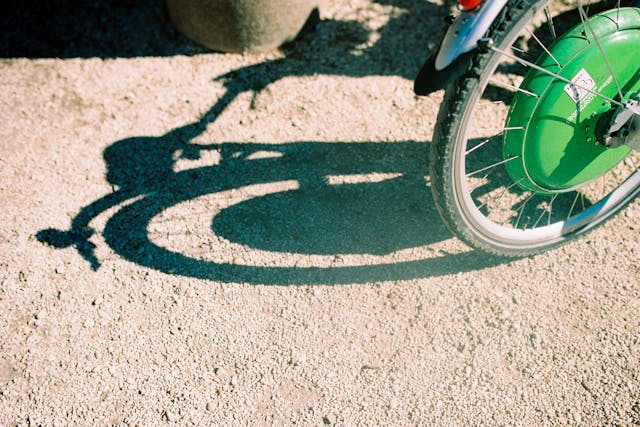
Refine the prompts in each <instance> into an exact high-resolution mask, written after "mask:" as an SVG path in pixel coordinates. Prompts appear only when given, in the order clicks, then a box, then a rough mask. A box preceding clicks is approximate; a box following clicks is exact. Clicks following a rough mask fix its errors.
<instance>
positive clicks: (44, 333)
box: [0, 0, 640, 426]
mask: <svg viewBox="0 0 640 427" xmlns="http://www.w3.org/2000/svg"><path fill="white" fill-rule="evenodd" d="M32 3H33V2H32ZM34 4H35V3H34ZM52 5H53V6H52ZM61 5H62V6H65V7H66V9H65V7H62V6H61ZM31 6H33V5H31ZM31 6H29V4H27V5H26V6H24V7H20V6H14V7H12V8H10V10H9V11H8V12H7V13H6V14H5V16H4V18H2V20H1V26H0V28H2V33H3V39H2V41H1V42H2V45H0V46H1V49H0V51H2V52H4V53H3V57H4V59H0V76H2V79H0V86H1V87H0V93H1V94H2V95H1V96H0V112H1V115H2V122H1V123H0V141H1V144H2V145H1V147H2V151H1V152H0V171H1V173H0V224H1V226H0V313H2V314H1V315H0V336H1V337H2V339H0V419H1V420H2V423H3V424H5V423H6V424H7V425H15V424H17V425H39V424H41V425H47V426H48V425H111V424H115V425H130V424H134V425H136V424H137V425H157V424H176V425H186V424H197V425H201V424H212V425H248V424H250V425H290V424H302V425H320V426H321V425H329V424H330V425H334V424H336V425H391V424H393V425H434V424H437V425H545V424H554V425H558V424H560V425H603V424H611V425H628V424H633V423H636V424H637V423H640V400H639V399H640V382H639V378H638V375H639V367H640V360H639V357H640V356H639V355H640V343H639V342H638V338H639V330H640V319H639V318H638V315H637V312H638V308H640V269H639V267H638V263H637V260H638V254H639V253H640V244H639V243H638V241H637V239H636V236H637V233H638V231H637V229H638V218H639V217H640V203H638V202H637V201H636V202H634V203H633V204H631V205H630V206H629V207H628V208H627V209H626V211H625V212H624V213H622V214H621V215H618V216H617V217H616V218H615V219H613V220H612V221H610V222H609V223H607V224H606V225H605V226H604V227H602V228H600V229H598V230H597V231H595V232H594V233H592V234H590V235H589V236H588V237H587V238H585V239H582V240H580V241H578V242H575V243H573V244H570V245H568V246H565V247H562V248H560V249H557V250H555V251H552V252H548V253H546V254H543V255H540V256H537V257H533V258H527V259H521V260H516V261H511V262H505V261H501V260H497V259H493V258H490V257H487V256H486V255H483V254H481V253H478V252H474V251H470V250H469V248H467V247H466V246H464V245H463V244H462V243H461V242H459V241H458V240H457V239H455V238H453V237H452V236H451V235H450V234H449V233H448V232H447V231H446V230H445V229H444V226H443V225H442V222H441V221H440V219H439V217H438V215H437V213H436V211H435V207H434V205H433V201H432V199H431V195H430V191H429V188H428V185H427V183H428V175H429V171H428V170H427V162H428V144H429V141H430V140H431V136H432V130H433V125H434V121H435V117H436V113H437V109H438V106H439V103H440V100H441V97H442V94H441V93H436V94H434V95H433V96H430V97H426V98H420V99H418V98H415V97H414V96H413V94H412V92H411V80H412V78H413V76H414V74H415V73H416V72H417V70H418V68H419V66H420V64H421V61H422V60H423V59H424V58H425V56H426V54H427V52H428V51H429V50H430V49H431V48H433V46H434V45H435V43H436V42H437V39H438V36H439V34H440V33H441V31H442V23H441V22H442V17H443V16H445V15H446V14H447V13H448V9H446V8H445V7H444V6H442V4H439V3H429V2H413V1H408V0H407V1H404V0H394V1H382V0H379V1H371V2H370V1H365V0H350V1H343V2H337V1H334V2H330V3H329V6H328V9H327V10H326V11H325V13H324V20H323V21H322V22H321V23H320V25H319V27H318V28H317V31H316V32H315V34H313V36H308V37H306V38H304V39H302V40H301V41H299V42H298V43H297V44H295V45H294V46H290V47H287V48H285V49H284V51H283V52H270V53H267V54H259V55H225V54H217V53H211V52H206V51H204V50H203V49H200V48H199V47H197V46H195V45H193V44H191V43H189V42H188V41H187V40H185V39H183V38H182V37H180V36H179V35H177V34H176V33H175V32H174V31H173V30H172V29H171V26H170V25H169V23H168V22H167V21H166V19H165V18H164V15H163V11H162V7H161V3H159V2H157V1H151V0H148V1H141V2H136V4H135V5H134V4H130V3H129V2H127V1H117V2H100V3H97V2H96V3H92V2H88V3H87V5H84V6H78V5H76V4H73V2H60V1H58V2H53V3H51V4H50V5H49V6H43V5H40V8H39V9H38V8H37V7H35V6H33V7H35V9H33V8H32V9H29V8H30V7H31ZM42 8H44V9H42ZM38 11H39V13H40V14H39V15H38ZM3 13H4V12H3ZM16 22H18V24H15V23H16ZM12 23H13V24H12ZM14 24H15V25H14ZM43 242H45V243H47V244H45V243H43Z"/></svg>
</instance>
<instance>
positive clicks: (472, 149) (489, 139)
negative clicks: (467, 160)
mask: <svg viewBox="0 0 640 427" xmlns="http://www.w3.org/2000/svg"><path fill="white" fill-rule="evenodd" d="M489 141H491V138H487V139H485V140H484V141H482V142H481V143H480V144H478V145H476V146H475V147H473V148H470V149H468V150H467V151H466V152H465V153H464V155H465V156H466V155H467V154H469V153H473V152H474V151H476V150H477V149H478V148H480V147H483V146H485V145H487V143H488V142H489Z"/></svg>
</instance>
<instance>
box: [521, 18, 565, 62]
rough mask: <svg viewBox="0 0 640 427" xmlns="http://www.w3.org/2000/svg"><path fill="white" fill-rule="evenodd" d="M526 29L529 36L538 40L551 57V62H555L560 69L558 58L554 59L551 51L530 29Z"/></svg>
mask: <svg viewBox="0 0 640 427" xmlns="http://www.w3.org/2000/svg"><path fill="white" fill-rule="evenodd" d="M527 31H528V32H529V34H530V35H531V37H533V39H534V40H535V41H536V42H538V44H539V45H540V47H541V48H542V49H543V50H544V51H545V52H547V55H549V56H550V57H551V59H553V62H555V63H556V65H557V66H558V68H560V69H562V65H560V63H559V62H558V60H557V59H556V57H555V56H553V54H552V53H551V52H549V49H547V47H546V46H545V45H544V43H542V41H541V40H540V39H539V38H538V37H536V35H535V34H534V33H533V31H531V29H530V28H527Z"/></svg>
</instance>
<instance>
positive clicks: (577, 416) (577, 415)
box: [573, 412, 582, 424]
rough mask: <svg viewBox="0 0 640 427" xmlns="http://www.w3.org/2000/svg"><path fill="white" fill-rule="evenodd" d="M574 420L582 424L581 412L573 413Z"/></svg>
mask: <svg viewBox="0 0 640 427" xmlns="http://www.w3.org/2000/svg"><path fill="white" fill-rule="evenodd" d="M573 421H575V422H576V424H580V423H581V422H582V416H581V415H580V414H579V413H577V412H574V413H573Z"/></svg>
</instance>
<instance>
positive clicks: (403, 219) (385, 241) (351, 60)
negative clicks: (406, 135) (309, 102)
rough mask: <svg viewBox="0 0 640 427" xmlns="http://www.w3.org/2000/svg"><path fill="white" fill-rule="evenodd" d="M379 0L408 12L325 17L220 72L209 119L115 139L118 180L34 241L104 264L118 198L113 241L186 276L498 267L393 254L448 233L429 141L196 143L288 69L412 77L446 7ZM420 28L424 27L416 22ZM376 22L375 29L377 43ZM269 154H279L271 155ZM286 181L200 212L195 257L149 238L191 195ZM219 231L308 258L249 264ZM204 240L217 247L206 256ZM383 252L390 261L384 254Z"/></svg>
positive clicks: (247, 246)
mask: <svg viewBox="0 0 640 427" xmlns="http://www.w3.org/2000/svg"><path fill="white" fill-rule="evenodd" d="M377 3H379V4H385V5H393V6H396V7H399V8H402V9H404V10H405V11H406V13H400V14H397V15H394V16H392V17H391V18H390V19H389V20H388V22H387V23H386V24H385V25H383V26H382V27H381V28H379V29H378V30H376V31H374V30H372V29H371V28H366V27H365V26H363V25H362V24H361V23H359V22H356V21H337V20H324V21H321V22H320V24H319V25H318V28H317V29H316V33H315V34H314V35H313V37H304V36H303V37H302V38H301V39H300V40H298V41H297V42H296V43H295V44H294V45H292V46H289V47H286V48H285V49H288V50H289V52H288V53H287V56H286V57H284V58H281V59H277V60H271V61H266V62H263V63H260V64H257V65H253V66H248V67H244V68H240V69H238V70H235V71H233V72H231V73H228V74H225V75H223V76H220V77H218V78H217V79H216V80H218V81H220V82H222V83H223V84H224V86H225V88H226V91H225V93H224V94H223V96H222V97H220V99H219V100H218V101H217V102H216V103H215V104H214V105H213V106H212V107H211V108H210V110H209V111H207V112H206V113H205V114H203V115H202V117H201V118H200V120H198V121H196V122H193V123H190V124H187V125H185V126H182V127H179V128H176V129H174V130H172V131H170V132H168V133H166V134H165V135H162V136H159V137H151V136H139V137H132V138H126V139H123V140H120V141H116V142H114V143H113V144H111V145H110V146H109V147H107V148H106V149H105V151H104V153H103V158H104V161H105V164H106V166H107V173H106V180H107V181H108V182H109V183H110V184H112V185H113V186H114V187H115V188H117V189H116V190H114V191H113V192H112V193H109V194H107V195H105V196H104V197H102V198H100V199H98V200H96V201H94V202H92V203H90V204H89V205H87V206H85V207H83V208H82V209H80V211H79V212H78V214H77V215H76V216H75V217H74V218H73V219H72V223H71V226H70V228H69V230H55V229H45V230H41V231H39V232H38V233H37V234H36V237H37V239H38V240H39V241H41V242H43V243H47V244H49V245H51V246H53V247H57V248H69V247H74V248H75V249H76V250H77V251H78V253H79V254H80V255H81V256H82V257H83V258H84V259H86V260H87V261H88V262H89V263H90V265H91V267H92V268H93V269H94V270H97V269H99V268H100V265H101V262H100V260H99V259H98V258H97V256H96V254H95V245H94V243H92V242H91V237H92V235H93V234H94V233H95V232H94V230H93V229H92V228H91V222H92V221H93V220H94V219H95V218H96V217H98V216H99V215H102V214H103V213H105V212H106V211H107V210H109V209H112V208H114V207H118V208H119V210H118V211H117V212H116V213H115V214H113V215H112V216H111V217H110V218H109V219H108V220H107V223H106V226H105V228H104V230H103V231H102V236H103V237H104V240H105V242H106V243H107V244H108V245H109V246H110V247H111V248H112V249H113V250H114V252H115V253H116V254H118V255H119V256H121V257H123V258H125V259H127V260H129V261H131V262H134V263H136V264H139V265H142V266H146V267H149V268H153V269H156V270H158V271H163V272H166V273H170V274H180V275H183V276H188V277H197V278H203V279H211V280H217V281H223V282H247V283H253V284H272V285H292V284H342V283H365V282H370V281H380V280H402V279H412V278H418V277H425V276H439V275H446V274H451V273H456V272H463V271H471V270H477V269H482V268H487V267H490V266H494V265H497V264H499V263H500V262H501V261H500V260H498V259H494V258H491V257H487V256H486V255H484V254H477V253H475V252H467V253H462V254H455V255H453V254H441V253H432V254H431V255H433V256H432V257H428V258H424V259H415V257H414V258H413V259H410V257H409V258H406V257H405V260H404V261H398V262H394V261H393V257H392V255H393V254H394V253H397V252H399V251H400V252H402V251H405V252H406V251H409V252H410V251H411V250H413V249H418V248H423V249H424V248H425V247H428V246H429V245H432V244H434V243H438V242H441V241H443V240H445V239H448V238H450V237H451V236H450V235H449V233H448V232H447V231H445V229H444V225H443V224H442V223H441V222H440V220H439V218H438V215H437V212H436V210H435V207H434V205H433V202H432V200H431V195H430V191H429V188H428V187H427V185H426V181H425V177H426V175H428V171H427V164H428V159H427V149H428V144H427V143H424V142H416V141H398V142H393V143H388V142H367V143H362V142H357V143H356V142H348V141H345V142H332V143H328V142H321V141H301V142H291V143H281V144H261V143H255V144H251V143H246V142H225V143H220V144H194V143H193V142H192V141H193V140H194V139H195V138H196V137H198V136H199V135H201V134H202V133H203V132H204V131H205V129H206V128H207V126H209V125H211V124H212V123H214V122H215V121H216V119H217V117H219V116H220V114H221V113H222V112H223V111H224V110H225V109H226V108H227V107H228V106H229V105H230V104H231V103H232V102H234V101H235V100H236V99H237V97H238V95H239V94H241V93H243V92H247V91H251V92H253V93H254V94H257V93H259V92H260V91H261V90H263V89H264V88H265V87H267V86H268V85H270V84H271V83H274V82H276V81H278V80H279V79H282V78H284V77H288V76H305V75H312V74H331V75H344V76H355V77H360V76H370V75H383V76H384V75H389V76H392V75H393V76H402V77H405V78H407V79H408V80H411V79H412V78H413V76H414V74H415V73H416V72H417V70H418V69H419V67H420V65H421V62H422V60H423V59H424V57H426V55H427V54H428V52H426V50H428V49H425V52H417V53H416V52H415V51H412V50H411V49H410V46H428V44H429V42H428V38H429V37H430V36H432V35H433V33H434V32H437V33H438V34H439V33H440V31H441V28H442V25H433V24H434V19H436V20H437V19H439V18H440V16H442V15H444V14H445V13H446V10H445V9H444V8H442V7H440V6H435V5H431V4H429V3H426V2H425V3H420V4H419V5H416V4H415V3H414V2H411V1H408V0H393V1H379V2H377ZM425 22H426V23H429V24H431V25H430V26H429V25H427V26H426V28H427V30H423V29H422V28H425V25H424V24H425ZM412 26H415V27H417V28H421V30H420V31H410V32H407V31H406V29H407V28H410V27H412ZM374 33H376V34H377V35H378V38H377V39H376V40H374V41H373V42H372V41H371V39H370V36H371V35H372V34H374ZM407 90H410V85H409V84H408V85H407ZM261 153H262V154H261ZM264 153H270V154H269V155H268V156H266V157H265V156H264V155H263V154H264ZM207 154H208V155H211V154H213V157H214V158H217V160H216V161H215V162H213V163H212V164H210V165H206V166H198V167H194V168H187V169H185V170H181V169H179V168H177V165H178V163H180V162H181V163H183V164H184V163H185V162H186V163H188V162H189V161H192V160H196V159H198V158H200V157H202V156H203V155H205V157H208V156H207ZM372 174H377V175H380V174H383V176H382V178H380V176H377V178H376V179H377V180H376V179H374V180H373V181H358V182H356V183H335V182H332V181H331V177H335V176H343V177H344V176H351V177H362V176H364V175H368V176H370V175H372ZM283 182H293V183H295V188H287V189H284V190H280V191H276V192H274V193H269V194H262V195H258V196H253V197H249V198H246V199H243V200H242V201H241V202H238V203H235V204H231V205H228V206H224V207H223V209H221V210H219V209H218V210H214V209H212V210H211V211H210V212H209V213H208V214H207V213H206V212H205V213H203V216H204V217H205V218H210V219H211V222H210V224H209V227H208V229H207V230H205V231H204V232H203V233H202V234H203V235H208V236H209V238H208V239H207V238H206V237H205V238H204V239H205V240H204V241H203V240H200V241H198V242H197V244H198V245H201V246H202V245H204V246H205V249H204V251H202V252H200V253H196V254H193V253H192V252H189V250H187V249H189V248H188V247H187V249H185V250H181V249H176V248H175V247H172V242H171V239H168V240H166V239H165V240H166V241H165V242H163V243H159V242H157V239H156V238H155V237H154V238H152V237H153V236H150V235H149V231H148V230H149V229H150V227H151V226H152V225H153V224H154V223H155V222H156V220H157V218H159V217H160V216H161V215H163V213H165V212H167V211H169V210H170V209H172V208H174V207H176V206H178V205H181V204H182V203H185V202H189V203H196V202H197V201H198V200H200V199H201V198H203V197H207V196H213V197H215V196H219V195H221V194H223V193H225V192H229V191H236V192H240V193H242V192H243V191H244V190H246V189H248V188H251V187H252V186H255V185H263V186H265V185H266V186H267V187H269V186H274V185H275V186H276V187H277V185H278V183H283ZM205 206H206V205H205ZM187 209H188V207H187ZM265 213H268V215H265ZM207 215H208V216H207ZM434 219H435V220H434ZM181 227H182V228H181ZM151 228H152V227H151ZM170 228H171V230H169V231H170V233H173V234H178V235H180V236H179V238H180V239H184V237H185V236H186V235H190V231H189V229H188V228H189V227H188V226H185V225H184V223H175V224H173V227H170ZM156 237H157V236H156ZM174 237H175V236H174ZM221 241H222V242H226V244H233V245H235V246H234V247H235V249H236V250H237V249H238V248H241V249H240V250H241V251H244V252H245V253H246V254H247V256H248V257H249V258H251V257H253V258H256V257H260V256H262V255H264V256H265V257H267V258H269V257H270V256H274V254H275V256H276V258H277V257H278V256H279V257H280V258H283V259H301V260H302V262H301V263H300V264H295V265H289V264H290V263H289V264H287V263H279V264H278V263H277V262H274V264H273V265H267V264H264V262H263V263H262V265H258V264H260V262H256V263H253V265H251V262H247V260H243V261H242V262H240V261H234V259H233V258H230V259H224V256H223V255H221V253H222V252H223V249H224V248H222V249H221V248H220V247H219V244H220V242H221ZM187 244H188V242H187ZM216 245H218V246H216ZM174 246H175V245H174ZM207 249H208V250H209V251H210V252H213V253H214V255H216V256H217V258H216V257H215V256H214V257H213V258H212V257H208V256H206V255H207V254H206V252H207ZM218 252H220V253H218ZM426 252H429V250H428V249H427V250H426ZM359 255H362V256H368V258H367V259H368V260H369V261H368V262H366V263H364V262H363V263H359V264H358V263H357V262H355V263H352V264H353V265H339V264H330V265H329V264H327V263H314V260H315V259H317V257H325V258H326V257H332V256H335V257H336V258H340V257H341V256H344V257H347V258H349V257H352V258H353V257H354V256H355V257H357V256H359ZM431 255H430V256H431ZM375 256H386V257H387V258H386V260H385V261H384V262H378V263H376V261H375V258H372V257H375ZM220 257H222V258H220ZM325 258H322V259H325ZM372 260H373V261H372ZM258 261H260V260H258Z"/></svg>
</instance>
